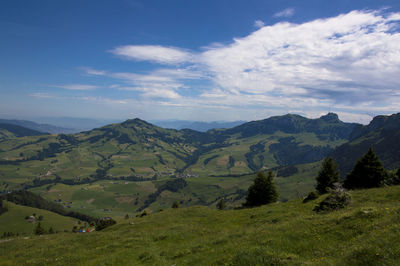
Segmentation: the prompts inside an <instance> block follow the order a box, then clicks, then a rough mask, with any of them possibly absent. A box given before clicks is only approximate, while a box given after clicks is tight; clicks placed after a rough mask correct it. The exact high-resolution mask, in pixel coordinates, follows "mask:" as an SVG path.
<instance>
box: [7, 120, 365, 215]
mask: <svg viewBox="0 0 400 266" xmlns="http://www.w3.org/2000/svg"><path fill="white" fill-rule="evenodd" d="M357 126H358V125H357V124H350V123H344V122H341V121H340V120H339V119H338V117H337V116H336V115H335V114H328V115H326V116H322V117H320V118H317V119H308V118H305V117H301V116H298V115H285V116H278V117H271V118H268V119H265V120H261V121H253V122H249V123H245V124H243V125H239V126H237V127H234V128H230V129H213V130H209V131H207V132H199V131H195V130H191V129H182V130H175V129H165V128H161V127H158V126H155V125H153V124H150V123H148V122H146V121H143V120H141V119H130V120H127V121H125V122H122V123H115V124H110V125H107V126H103V127H100V128H96V129H93V130H88V131H84V132H80V133H77V134H70V135H66V134H59V135H42V136H32V137H24V138H15V139H13V140H6V141H3V142H1V143H0V191H2V190H3V191H9V190H12V189H17V188H19V189H26V190H30V191H33V192H36V193H40V194H41V195H43V196H44V197H47V199H50V200H56V201H58V202H63V203H65V202H72V205H71V206H72V208H73V209H74V210H75V211H79V212H84V213H86V214H89V215H94V216H97V215H98V214H99V212H100V213H103V212H106V213H113V214H115V215H124V213H126V212H127V211H128V210H132V209H134V210H143V209H145V208H149V209H151V210H156V209H159V208H166V207H168V206H170V205H171V204H172V201H175V200H179V201H180V202H181V204H182V205H184V206H190V205H207V206H209V205H212V204H214V203H215V201H216V200H218V199H219V198H220V197H226V198H232V202H238V201H239V202H240V201H241V200H243V199H244V197H245V195H246V191H247V188H248V186H249V184H250V183H251V181H252V179H253V178H254V175H253V174H254V172H256V171H258V170H260V169H271V170H273V171H275V172H276V173H277V174H278V177H277V180H276V182H277V186H278V190H279V192H280V194H281V200H288V199H291V198H294V197H298V196H299V195H303V194H304V193H306V192H308V191H310V190H311V189H313V186H314V183H315V176H316V174H317V171H318V169H319V161H320V160H321V159H323V158H324V157H325V156H327V155H328V154H329V153H330V152H332V151H333V149H334V148H335V147H337V146H340V145H342V144H343V143H346V142H347V141H348V138H349V136H350V133H351V132H352V130H353V128H354V127H357ZM67 191H68V192H67Z"/></svg>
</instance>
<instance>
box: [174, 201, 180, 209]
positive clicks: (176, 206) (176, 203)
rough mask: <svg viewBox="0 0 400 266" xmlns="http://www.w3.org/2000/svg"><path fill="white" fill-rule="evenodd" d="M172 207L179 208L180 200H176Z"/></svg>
mask: <svg viewBox="0 0 400 266" xmlns="http://www.w3.org/2000/svg"><path fill="white" fill-rule="evenodd" d="M172 208H174V209H177V208H179V202H178V201H174V203H172Z"/></svg>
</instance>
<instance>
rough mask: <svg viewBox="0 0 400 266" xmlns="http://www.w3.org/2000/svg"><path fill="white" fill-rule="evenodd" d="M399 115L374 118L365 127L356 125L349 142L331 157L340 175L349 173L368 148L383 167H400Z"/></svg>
mask: <svg viewBox="0 0 400 266" xmlns="http://www.w3.org/2000/svg"><path fill="white" fill-rule="evenodd" d="M399 140H400V113H397V114H393V115H390V116H384V115H380V116H376V117H374V119H373V120H372V121H371V122H370V123H369V124H368V125H366V126H362V125H357V126H356V127H355V128H354V131H353V132H352V133H351V135H350V141H349V142H348V143H345V144H343V145H341V146H340V147H338V148H336V149H335V150H334V151H333V152H332V154H331V156H332V157H333V158H334V159H335V160H336V161H337V162H338V164H339V166H340V171H341V175H342V176H345V174H346V173H348V172H349V171H351V169H352V167H353V166H354V164H355V163H356V161H357V160H358V159H359V158H360V157H361V156H362V155H363V154H365V153H366V152H367V151H368V149H369V148H370V147H372V148H374V150H375V152H376V154H377V155H378V157H379V159H381V161H382V162H383V164H384V166H385V167H386V168H389V169H395V168H398V167H399V166H400V141H399Z"/></svg>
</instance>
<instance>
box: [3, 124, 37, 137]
mask: <svg viewBox="0 0 400 266" xmlns="http://www.w3.org/2000/svg"><path fill="white" fill-rule="evenodd" d="M44 134H45V133H43V132H39V131H37V130H33V129H30V128H26V127H22V126H18V125H14V124H7V123H2V122H0V141H2V140H7V139H13V138H19V137H26V136H40V135H44Z"/></svg>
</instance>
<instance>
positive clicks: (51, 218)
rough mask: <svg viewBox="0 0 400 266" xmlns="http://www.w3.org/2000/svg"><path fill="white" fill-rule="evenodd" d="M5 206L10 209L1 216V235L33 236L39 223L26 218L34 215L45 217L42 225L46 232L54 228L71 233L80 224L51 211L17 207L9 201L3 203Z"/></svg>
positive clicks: (75, 220)
mask: <svg viewBox="0 0 400 266" xmlns="http://www.w3.org/2000/svg"><path fill="white" fill-rule="evenodd" d="M3 204H4V206H6V207H7V208H8V211H7V212H5V213H3V214H1V215H0V235H3V233H5V232H11V233H13V234H19V235H31V234H32V233H33V230H34V228H35V226H36V223H37V222H38V221H37V220H36V222H29V221H28V220H26V219H25V217H26V216H31V215H33V214H36V217H37V218H38V217H39V216H42V217H43V220H42V221H40V223H41V225H42V227H43V228H45V229H46V230H49V228H50V227H52V228H53V230H54V231H59V232H63V231H64V230H68V231H71V230H72V228H73V226H75V225H77V224H78V220H77V219H74V218H71V217H65V216H62V215H59V214H57V213H54V212H51V211H47V210H43V209H38V208H32V207H27V206H22V205H17V204H15V203H12V202H8V201H3Z"/></svg>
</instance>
